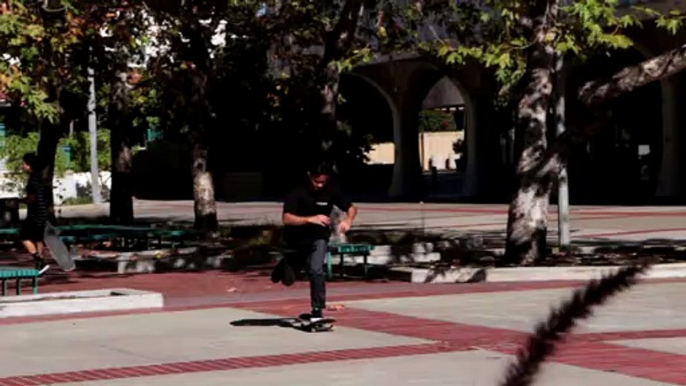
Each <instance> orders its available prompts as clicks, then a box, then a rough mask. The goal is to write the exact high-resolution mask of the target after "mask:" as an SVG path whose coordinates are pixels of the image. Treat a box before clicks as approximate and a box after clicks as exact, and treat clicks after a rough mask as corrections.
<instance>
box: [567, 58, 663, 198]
mask: <svg viewBox="0 0 686 386" xmlns="http://www.w3.org/2000/svg"><path fill="white" fill-rule="evenodd" d="M643 60H645V57H644V56H643V55H642V54H641V53H639V52H638V51H637V50H633V49H631V50H618V51H614V52H612V53H611V54H610V55H598V56H596V57H594V58H592V59H590V60H589V61H588V62H586V63H584V64H583V65H580V66H576V67H573V68H572V69H571V71H570V75H569V80H568V84H569V85H570V86H572V87H569V88H568V90H569V92H570V94H569V95H568V98H567V100H568V101H570V102H572V103H571V104H570V106H569V108H568V110H569V114H568V115H572V116H573V115H574V114H575V113H574V109H578V108H580V107H579V106H578V99H577V96H576V94H575V93H576V92H577V91H578V90H579V87H580V86H581V85H583V84H584V83H585V82H588V81H590V80H595V79H600V78H604V77H607V76H610V75H612V74H614V73H616V72H617V71H619V70H621V69H623V68H625V67H626V66H630V65H634V64H637V63H639V62H641V61H643ZM574 101H577V102H576V106H575V103H574ZM662 103H663V101H662V88H661V85H660V83H658V82H654V83H651V84H649V85H647V86H644V87H642V88H640V89H638V90H635V91H633V92H631V93H628V94H625V95H622V96H620V97H618V98H615V99H614V100H612V101H610V102H609V110H608V111H607V115H606V118H605V119H604V120H603V121H602V122H597V123H596V124H600V127H601V129H600V130H599V132H598V133H597V134H596V135H595V136H593V137H592V138H591V139H590V141H589V142H588V143H587V144H586V145H585V146H582V147H579V148H577V149H575V151H574V153H573V155H572V157H571V158H570V162H569V181H570V199H571V201H572V203H587V204H615V205H616V204H638V203H646V202H647V201H649V200H650V199H652V198H653V197H654V196H655V191H656V188H657V183H658V176H659V173H660V167H661V164H662V153H663V129H662V128H663V107H662ZM577 111H579V110H577Z"/></svg>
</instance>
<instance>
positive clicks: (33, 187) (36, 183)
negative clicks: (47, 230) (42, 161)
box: [26, 173, 49, 226]
mask: <svg viewBox="0 0 686 386" xmlns="http://www.w3.org/2000/svg"><path fill="white" fill-rule="evenodd" d="M48 194H49V191H48V189H46V186H45V183H43V179H42V178H41V176H40V175H38V173H31V175H30V176H29V180H28V182H27V184H26V195H27V196H33V197H34V199H33V201H31V202H29V203H28V204H27V208H26V209H27V213H26V220H27V221H29V222H31V223H32V224H34V225H40V226H43V225H45V223H46V222H47V220H48Z"/></svg>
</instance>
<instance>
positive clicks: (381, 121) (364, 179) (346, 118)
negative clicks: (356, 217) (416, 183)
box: [337, 73, 399, 199]
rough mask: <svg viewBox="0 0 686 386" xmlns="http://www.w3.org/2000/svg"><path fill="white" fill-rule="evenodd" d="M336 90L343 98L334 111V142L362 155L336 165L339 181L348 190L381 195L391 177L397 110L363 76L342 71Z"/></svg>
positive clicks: (356, 193) (376, 87)
mask: <svg viewBox="0 0 686 386" xmlns="http://www.w3.org/2000/svg"><path fill="white" fill-rule="evenodd" d="M339 91H340V94H341V96H342V99H343V100H342V103H340V104H339V107H338V111H337V115H338V120H339V121H340V122H341V124H342V130H341V137H340V138H339V142H338V143H339V144H341V143H345V144H346V146H347V147H348V149H347V150H346V151H350V152H359V153H358V155H361V156H363V158H362V159H359V158H357V157H352V158H353V159H354V160H352V162H346V163H343V164H341V165H340V167H339V169H340V171H341V173H340V175H341V178H342V183H343V184H344V187H345V189H346V191H347V192H349V193H350V194H355V195H362V196H365V197H368V198H369V199H374V197H384V196H386V195H387V193H388V189H389V186H390V185H391V179H392V177H393V165H394V163H395V153H394V147H393V139H394V125H395V124H397V120H398V119H399V118H397V117H395V115H397V113H394V110H393V109H394V107H393V106H392V102H391V101H390V100H389V99H390V98H389V97H388V96H387V95H385V94H384V92H383V90H381V89H380V88H379V86H378V85H376V84H374V83H373V81H372V80H370V79H368V78H366V77H365V76H362V75H359V74H355V73H347V74H343V75H342V76H341V82H340V86H339Z"/></svg>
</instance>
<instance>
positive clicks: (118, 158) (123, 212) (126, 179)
mask: <svg viewBox="0 0 686 386" xmlns="http://www.w3.org/2000/svg"><path fill="white" fill-rule="evenodd" d="M127 77H128V73H127V72H126V71H125V70H120V71H119V72H118V73H117V75H116V79H115V83H114V85H113V86H112V94H111V97H110V106H109V114H108V118H109V127H110V148H111V153H112V154H111V157H112V159H111V160H112V165H111V168H112V170H111V172H112V189H111V191H110V220H111V221H112V222H113V223H115V224H131V223H133V219H134V214H133V176H132V169H133V152H132V151H131V132H132V125H133V123H132V121H131V116H130V114H129V86H128V84H127Z"/></svg>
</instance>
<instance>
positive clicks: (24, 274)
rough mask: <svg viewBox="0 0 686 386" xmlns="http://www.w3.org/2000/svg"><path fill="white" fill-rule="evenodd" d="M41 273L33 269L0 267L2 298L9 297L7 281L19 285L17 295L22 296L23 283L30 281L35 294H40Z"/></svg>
mask: <svg viewBox="0 0 686 386" xmlns="http://www.w3.org/2000/svg"><path fill="white" fill-rule="evenodd" d="M40 275H41V273H40V271H39V270H37V269H33V268H17V267H0V281H1V282H2V296H7V281H8V280H15V281H16V283H17V288H16V291H17V295H21V281H22V280H24V279H30V280H31V283H32V285H33V293H34V294H37V293H38V278H39V277H40Z"/></svg>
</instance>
